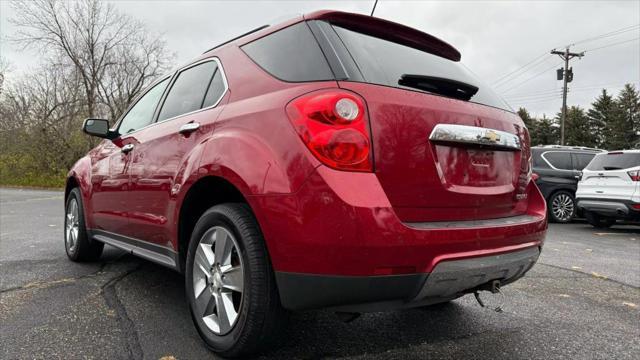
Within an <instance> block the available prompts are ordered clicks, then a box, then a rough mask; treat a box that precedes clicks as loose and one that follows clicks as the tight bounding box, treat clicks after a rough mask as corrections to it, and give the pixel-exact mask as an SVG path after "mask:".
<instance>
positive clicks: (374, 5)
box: [371, 0, 378, 16]
mask: <svg viewBox="0 0 640 360" xmlns="http://www.w3.org/2000/svg"><path fill="white" fill-rule="evenodd" d="M376 5H378V0H376V1H375V2H374V3H373V9H371V16H373V12H374V11H376Z"/></svg>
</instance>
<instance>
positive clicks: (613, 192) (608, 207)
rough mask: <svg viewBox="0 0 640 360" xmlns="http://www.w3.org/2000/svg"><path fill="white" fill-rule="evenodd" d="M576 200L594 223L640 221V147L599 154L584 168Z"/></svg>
mask: <svg viewBox="0 0 640 360" xmlns="http://www.w3.org/2000/svg"><path fill="white" fill-rule="evenodd" d="M576 202H577V204H578V209H580V210H581V211H582V212H583V214H584V216H585V217H586V218H587V221H589V223H590V224H591V225H593V226H595V227H600V228H606V227H610V226H611V225H613V224H615V222H616V220H627V221H631V222H637V223H639V224H640V150H622V151H610V152H607V153H602V154H598V155H596V156H595V157H594V158H593V160H591V162H590V163H589V165H587V167H586V168H584V170H583V171H582V177H581V179H580V181H579V182H578V191H576Z"/></svg>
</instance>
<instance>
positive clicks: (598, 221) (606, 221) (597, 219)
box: [584, 211, 616, 229]
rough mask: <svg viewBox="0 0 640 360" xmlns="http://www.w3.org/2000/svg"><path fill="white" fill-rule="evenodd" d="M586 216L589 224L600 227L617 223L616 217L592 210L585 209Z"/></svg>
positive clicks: (607, 226)
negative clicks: (601, 214) (609, 216)
mask: <svg viewBox="0 0 640 360" xmlns="http://www.w3.org/2000/svg"><path fill="white" fill-rule="evenodd" d="M584 216H585V217H586V218H587V222H588V223H589V224H591V225H592V226H593V227H595V228H598V229H607V228H610V227H611V226H612V225H613V224H615V223H616V219H611V218H606V217H602V216H600V215H598V214H595V213H592V212H590V211H585V214H584Z"/></svg>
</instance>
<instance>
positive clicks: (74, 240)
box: [64, 188, 104, 261]
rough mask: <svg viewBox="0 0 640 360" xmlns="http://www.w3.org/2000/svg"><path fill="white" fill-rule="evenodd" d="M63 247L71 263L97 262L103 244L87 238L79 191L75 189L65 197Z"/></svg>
mask: <svg viewBox="0 0 640 360" xmlns="http://www.w3.org/2000/svg"><path fill="white" fill-rule="evenodd" d="M64 247H65V250H66V252H67V256H68V257H69V259H71V260H72V261H92V260H97V259H98V258H99V257H100V255H101V254H102V249H103V248H104V244H103V243H101V242H98V241H95V240H93V239H90V238H89V234H88V233H87V228H86V225H85V222H84V206H83V205H82V196H81V195H80V190H79V189H78V188H75V189H73V190H71V192H69V196H67V204H66V206H65V217H64Z"/></svg>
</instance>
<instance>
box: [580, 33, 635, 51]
mask: <svg viewBox="0 0 640 360" xmlns="http://www.w3.org/2000/svg"><path fill="white" fill-rule="evenodd" d="M638 39H640V37H637V38H633V39H629V40H625V41H619V42H616V43H613V44H609V45H604V46H600V47H597V48H592V49H589V50H585V52H587V51H596V50H600V49H605V48H608V47H612V46H616V45H620V44H626V43H629V42H632V41H638Z"/></svg>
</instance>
